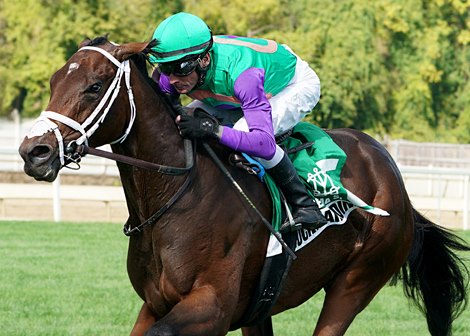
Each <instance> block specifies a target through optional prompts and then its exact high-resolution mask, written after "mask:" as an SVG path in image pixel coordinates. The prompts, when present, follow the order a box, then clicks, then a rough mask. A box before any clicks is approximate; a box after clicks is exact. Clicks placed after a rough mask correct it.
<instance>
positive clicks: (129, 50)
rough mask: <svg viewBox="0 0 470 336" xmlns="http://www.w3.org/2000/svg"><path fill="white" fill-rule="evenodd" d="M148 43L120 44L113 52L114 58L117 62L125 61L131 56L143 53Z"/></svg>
mask: <svg viewBox="0 0 470 336" xmlns="http://www.w3.org/2000/svg"><path fill="white" fill-rule="evenodd" d="M149 43H150V42H132V43H126V44H122V45H120V46H119V47H118V49H117V50H116V52H115V55H114V56H115V57H116V58H117V59H118V60H119V61H121V62H122V61H125V60H127V59H129V58H130V57H131V56H132V55H135V54H138V53H141V52H143V51H144V50H145V49H146V48H147V46H148V44H149Z"/></svg>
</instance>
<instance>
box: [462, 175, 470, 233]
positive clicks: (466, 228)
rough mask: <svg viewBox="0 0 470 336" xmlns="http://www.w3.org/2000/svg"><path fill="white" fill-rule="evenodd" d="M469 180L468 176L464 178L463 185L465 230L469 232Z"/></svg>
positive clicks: (469, 176)
mask: <svg viewBox="0 0 470 336" xmlns="http://www.w3.org/2000/svg"><path fill="white" fill-rule="evenodd" d="M469 180H470V175H466V176H465V177H464V183H463V188H464V189H463V229H464V230H468V207H469V205H468V203H469V202H470V200H469V199H468V188H469Z"/></svg>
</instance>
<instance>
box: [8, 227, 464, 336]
mask: <svg viewBox="0 0 470 336" xmlns="http://www.w3.org/2000/svg"><path fill="white" fill-rule="evenodd" d="M459 235H460V236H461V237H463V238H464V239H466V240H467V242H470V231H467V232H463V231H459ZM319 253H321V251H319ZM126 254H127V237H125V236H124V235H123V234H122V226H121V225H118V224H103V223H60V224H58V223H51V222H7V221H4V222H1V221H0V335H2V336H3V335H5V336H13V335H35V336H39V335H44V336H46V335H47V336H53V335H57V336H58V335H60V336H63V335H87V336H88V335H90V336H91V335H101V336H105V335H113V336H115V335H128V334H129V331H130V330H131V328H132V325H133V323H134V321H135V319H136V317H137V313H138V311H139V309H140V307H141V300H140V298H138V297H137V295H136V294H135V293H134V290H133V289H132V286H131V284H130V282H129V280H128V278H127V271H126ZM465 258H466V265H467V267H469V268H470V261H469V260H468V259H470V255H469V254H466V255H465ZM322 298H323V293H319V294H318V295H316V296H315V297H314V298H313V299H311V300H310V301H308V302H307V303H305V304H303V305H302V306H300V307H298V308H296V309H293V310H290V311H288V312H285V313H283V314H280V315H277V316H275V317H274V329H275V335H276V336H303V335H305V336H307V335H311V334H312V331H313V328H314V325H315V321H316V319H317V317H318V315H319V312H320V308H321V302H322ZM229 335H230V336H239V335H241V333H240V332H239V331H236V332H232V333H230V334H229ZM346 335H357V336H365V335H371V336H372V335H374V336H375V335H403V336H412V335H416V336H422V335H428V332H427V328H426V323H425V319H424V317H423V316H422V315H421V314H420V313H419V311H418V310H417V309H416V308H415V307H414V306H412V305H411V304H409V302H408V301H407V300H406V299H405V296H404V295H403V291H402V287H401V284H399V285H398V286H396V287H390V286H387V287H385V288H384V289H382V291H381V292H379V294H378V296H377V297H376V298H375V299H374V301H372V303H371V304H370V305H369V306H368V307H367V308H366V309H365V311H363V312H362V313H361V314H360V315H359V316H358V317H357V318H356V320H355V321H354V322H353V324H352V326H351V327H350V329H349V331H348V333H347V334H346ZM453 335H454V336H457V335H459V336H464V335H465V336H466V335H470V308H469V307H467V309H466V310H465V312H464V313H463V314H462V315H461V316H460V317H459V318H458V319H457V321H456V322H455V323H454V328H453Z"/></svg>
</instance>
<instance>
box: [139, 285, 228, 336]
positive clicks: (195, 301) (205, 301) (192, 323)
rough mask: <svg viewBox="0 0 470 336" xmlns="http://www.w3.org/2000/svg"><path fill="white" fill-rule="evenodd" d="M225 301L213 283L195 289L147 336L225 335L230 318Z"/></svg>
mask: <svg viewBox="0 0 470 336" xmlns="http://www.w3.org/2000/svg"><path fill="white" fill-rule="evenodd" d="M222 301H223V300H221V299H220V298H218V297H217V295H216V292H215V290H214V288H213V287H211V286H204V287H200V288H197V289H194V290H192V291H191V293H190V294H189V295H187V296H186V297H185V298H184V299H183V300H181V301H180V302H178V303H177V304H176V305H175V306H174V307H173V308H172V309H171V311H170V312H169V313H168V314H166V315H165V316H164V317H163V318H161V319H159V320H158V321H157V322H156V323H154V324H153V325H152V326H151V328H150V329H149V330H148V331H147V332H146V333H145V336H176V335H178V336H207V335H212V336H218V335H225V334H226V333H227V331H228V328H229V323H230V321H229V320H228V317H229V314H226V313H227V312H225V311H224V310H223V307H222V306H221V302H222Z"/></svg>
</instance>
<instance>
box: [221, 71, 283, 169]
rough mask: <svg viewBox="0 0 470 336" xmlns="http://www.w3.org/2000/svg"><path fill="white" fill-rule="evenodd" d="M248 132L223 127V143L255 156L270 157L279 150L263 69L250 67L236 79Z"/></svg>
mask: <svg viewBox="0 0 470 336" xmlns="http://www.w3.org/2000/svg"><path fill="white" fill-rule="evenodd" d="M234 93H235V96H236V97H237V98H238V99H239V100H240V102H241V108H242V110H243V115H244V117H245V119H246V122H247V124H248V129H249V132H243V131H239V130H235V129H233V128H229V127H224V129H223V133H222V138H221V139H220V143H222V144H224V145H225V146H227V147H230V148H232V149H234V150H238V151H241V152H244V153H247V154H250V155H253V156H255V157H260V158H262V159H265V160H270V159H271V158H272V157H273V156H274V153H275V152H276V141H275V139H274V129H273V122H272V116H271V104H269V101H268V98H267V97H266V93H265V91H264V69H258V68H250V69H248V70H246V71H244V72H243V73H242V74H241V75H240V76H239V77H238V78H237V80H236V81H235V86H234Z"/></svg>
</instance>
